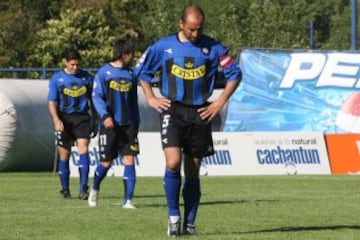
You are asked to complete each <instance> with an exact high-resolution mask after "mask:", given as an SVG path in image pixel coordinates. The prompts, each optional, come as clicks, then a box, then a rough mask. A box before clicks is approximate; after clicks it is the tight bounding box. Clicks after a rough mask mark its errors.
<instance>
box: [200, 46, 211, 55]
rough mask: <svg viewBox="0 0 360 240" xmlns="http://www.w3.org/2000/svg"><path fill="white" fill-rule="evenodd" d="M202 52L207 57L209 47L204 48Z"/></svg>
mask: <svg viewBox="0 0 360 240" xmlns="http://www.w3.org/2000/svg"><path fill="white" fill-rule="evenodd" d="M201 50H202V52H203V54H205V55H208V54H209V49H208V48H207V47H203V48H202V49H201Z"/></svg>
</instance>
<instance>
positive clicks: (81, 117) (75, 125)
mask: <svg viewBox="0 0 360 240" xmlns="http://www.w3.org/2000/svg"><path fill="white" fill-rule="evenodd" d="M59 118H60V119H61V121H62V122H63V124H64V131H63V132H55V134H56V144H57V145H58V146H60V147H64V148H66V149H70V148H71V146H73V145H74V141H76V139H79V138H86V139H89V138H90V115H89V114H65V113H60V114H59Z"/></svg>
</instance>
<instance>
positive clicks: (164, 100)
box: [135, 5, 241, 236]
mask: <svg viewBox="0 0 360 240" xmlns="http://www.w3.org/2000/svg"><path fill="white" fill-rule="evenodd" d="M204 20H205V15H204V12H203V10H202V9H201V8H200V7H199V6H197V5H188V6H186V7H185V8H184V9H183V11H182V13H181V17H180V20H179V23H178V24H179V28H180V31H179V32H177V33H175V34H172V35H169V36H166V37H163V38H161V39H160V40H158V41H156V42H155V43H153V44H152V45H151V46H149V47H148V49H147V50H146V51H145V53H144V54H143V56H142V57H141V58H140V59H139V62H138V63H137V65H136V67H135V72H136V74H137V75H138V77H139V79H140V85H141V86H142V88H143V91H144V93H145V96H146V99H147V101H148V103H149V105H150V106H151V107H152V108H154V109H155V110H157V111H158V112H159V113H160V118H161V142H162V147H163V151H164V154H165V158H166V169H165V174H164V190H165V195H166V199H167V205H168V231H167V233H168V235H169V236H178V235H180V233H181V226H180V225H181V214H180V209H179V195H180V190H181V184H182V179H181V173H180V169H181V164H182V156H183V154H184V159H183V162H184V173H185V180H184V185H183V189H182V196H183V200H184V221H183V233H184V234H190V235H196V234H197V231H196V230H195V218H196V214H197V210H198V207H199V203H200V195H201V191H200V180H199V170H200V165H201V161H202V159H203V157H205V156H209V155H211V154H213V153H214V148H213V142H212V133H211V120H212V119H213V118H214V117H215V116H216V115H217V114H218V113H219V112H220V111H221V109H222V108H223V106H224V105H225V103H226V102H227V101H228V99H229V97H230V96H231V95H232V93H233V92H234V90H235V89H236V87H237V86H238V84H239V82H240V78H241V71H240V69H239V68H238V67H237V65H236V63H235V61H234V60H233V59H232V58H231V57H230V56H229V55H228V49H227V48H226V47H224V46H223V45H222V44H221V43H219V42H217V41H216V40H214V39H212V38H210V37H207V36H205V35H203V34H202V30H203V24H204ZM219 65H220V66H221V68H222V70H223V72H224V75H225V77H226V79H227V81H226V85H225V88H224V90H223V92H222V94H221V96H220V97H219V98H218V99H216V100H214V101H213V102H208V98H209V97H210V96H211V94H212V92H213V89H214V81H215V75H216V72H217V70H218V66H219ZM159 70H160V91H161V94H162V96H161V97H160V96H155V95H154V92H153V90H152V87H151V85H150V81H151V79H152V78H153V77H154V75H155V73H156V72H157V71H159Z"/></svg>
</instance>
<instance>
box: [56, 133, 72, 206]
mask: <svg viewBox="0 0 360 240" xmlns="http://www.w3.org/2000/svg"><path fill="white" fill-rule="evenodd" d="M56 144H57V146H58V152H59V161H58V173H59V178H60V184H61V190H60V193H61V194H62V195H63V197H64V198H65V199H69V198H70V197H71V194H70V167H69V158H70V149H71V145H72V141H71V139H70V138H69V136H68V135H67V133H66V132H65V131H63V132H56Z"/></svg>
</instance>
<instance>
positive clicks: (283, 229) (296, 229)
mask: <svg viewBox="0 0 360 240" xmlns="http://www.w3.org/2000/svg"><path fill="white" fill-rule="evenodd" d="M339 229H356V230H358V229H360V225H334V226H299V227H281V228H273V229H263V230H258V231H249V232H239V233H271V232H302V231H327V230H339Z"/></svg>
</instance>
